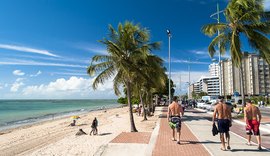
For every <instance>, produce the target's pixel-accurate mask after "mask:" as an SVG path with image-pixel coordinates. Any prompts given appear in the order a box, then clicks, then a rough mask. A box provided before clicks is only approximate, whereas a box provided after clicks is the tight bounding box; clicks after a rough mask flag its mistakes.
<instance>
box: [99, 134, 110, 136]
mask: <svg viewBox="0 0 270 156" xmlns="http://www.w3.org/2000/svg"><path fill="white" fill-rule="evenodd" d="M111 134H112V133H100V134H99V136H104V135H111Z"/></svg>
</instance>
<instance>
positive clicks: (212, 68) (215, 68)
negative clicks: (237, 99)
mask: <svg viewBox="0 0 270 156" xmlns="http://www.w3.org/2000/svg"><path fill="white" fill-rule="evenodd" d="M209 73H210V76H219V65H218V63H215V62H214V63H212V64H210V65H209Z"/></svg>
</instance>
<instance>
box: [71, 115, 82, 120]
mask: <svg viewBox="0 0 270 156" xmlns="http://www.w3.org/2000/svg"><path fill="white" fill-rule="evenodd" d="M70 118H71V119H73V120H74V119H80V117H79V116H77V115H74V116H72V117H70Z"/></svg>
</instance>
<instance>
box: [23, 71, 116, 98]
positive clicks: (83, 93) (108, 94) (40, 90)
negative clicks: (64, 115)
mask: <svg viewBox="0 0 270 156" xmlns="http://www.w3.org/2000/svg"><path fill="white" fill-rule="evenodd" d="M93 81H94V78H89V79H85V78H82V77H76V76H72V77H70V78H69V79H64V78H59V79H57V80H55V81H53V82H50V83H49V84H41V85H34V86H27V87H25V88H24V89H23V91H22V93H23V95H24V97H32V98H51V99H59V98H68V99H70V98H103V99H104V98H115V95H114V92H113V82H112V81H111V80H108V81H106V83H105V84H104V85H102V86H101V85H100V86H99V87H98V89H97V90H95V91H93V89H92V83H93Z"/></svg>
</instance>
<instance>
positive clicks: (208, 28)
mask: <svg viewBox="0 0 270 156" xmlns="http://www.w3.org/2000/svg"><path fill="white" fill-rule="evenodd" d="M226 28H227V24H225V23H213V24H207V25H204V26H203V27H202V29H201V31H202V32H203V33H204V34H205V35H208V36H210V37H212V36H213V35H215V34H216V33H217V32H218V30H220V31H223V30H225V29H226Z"/></svg>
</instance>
